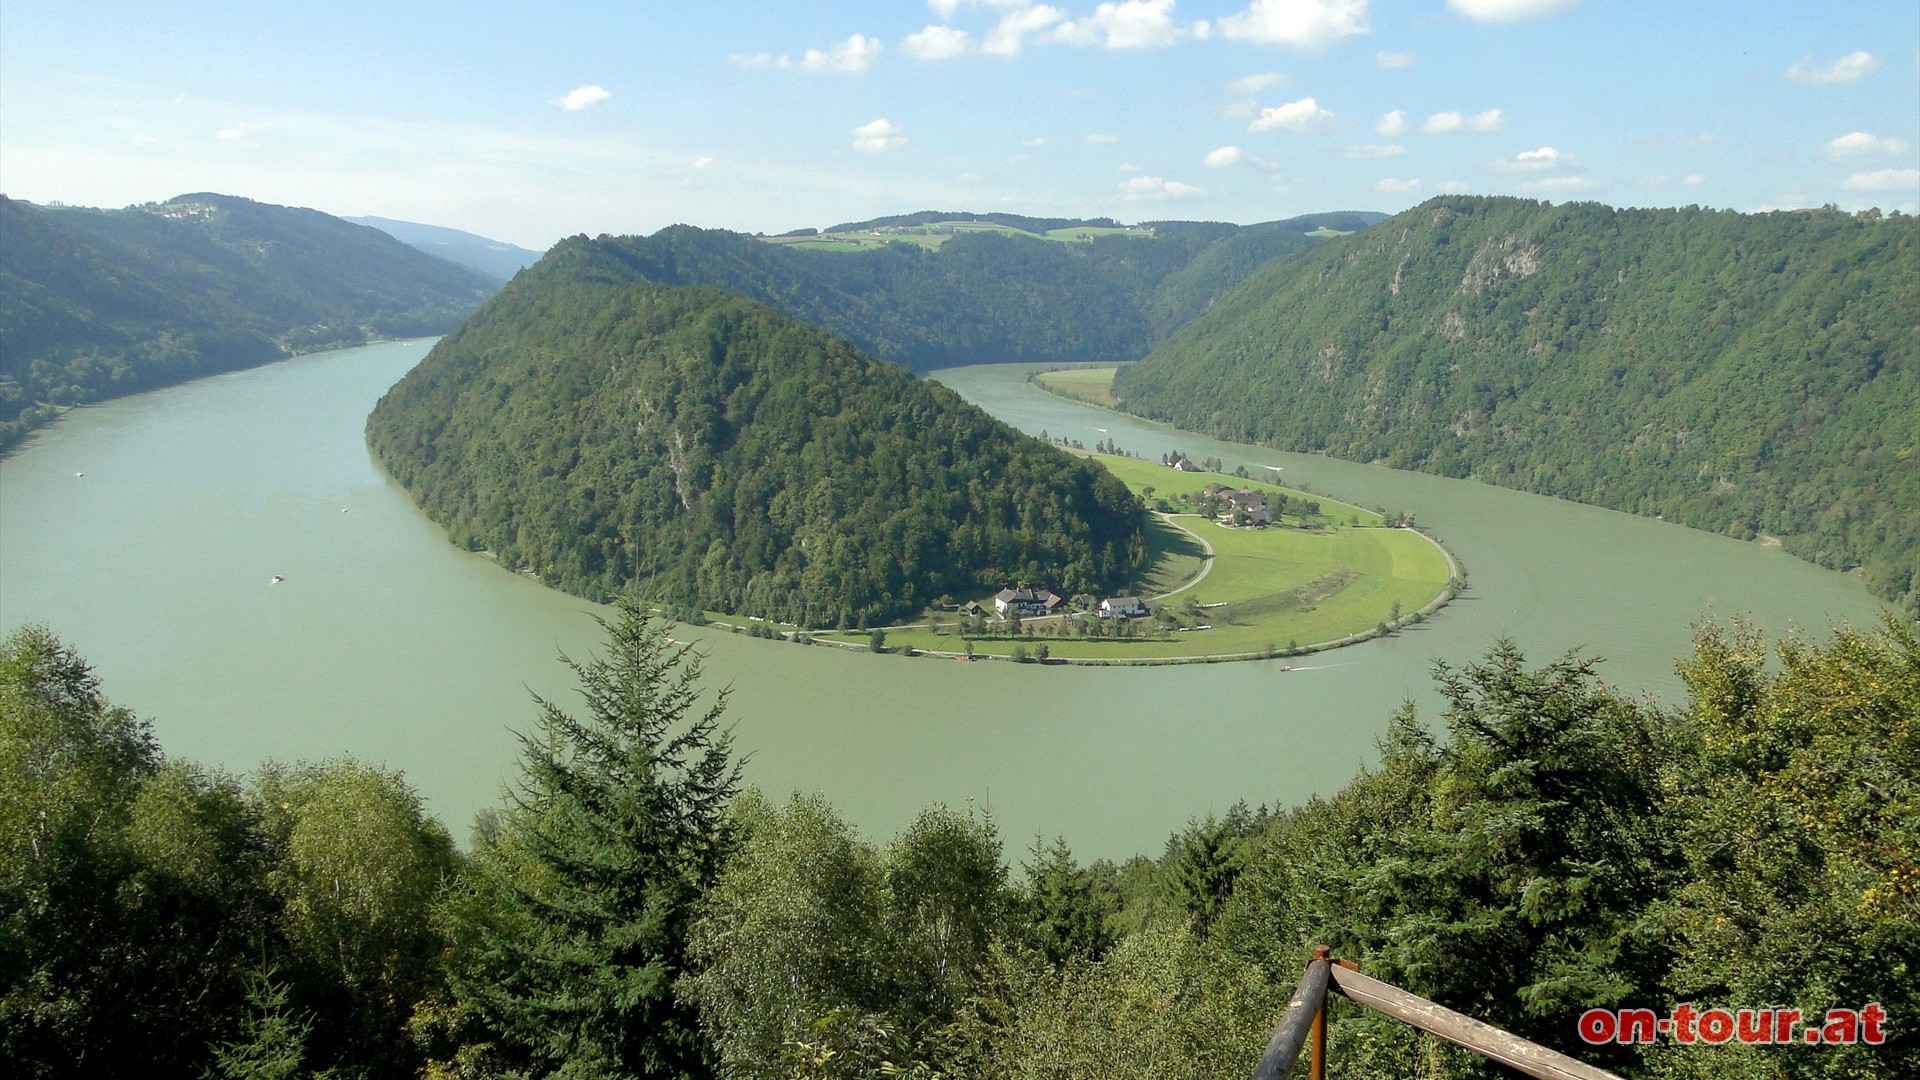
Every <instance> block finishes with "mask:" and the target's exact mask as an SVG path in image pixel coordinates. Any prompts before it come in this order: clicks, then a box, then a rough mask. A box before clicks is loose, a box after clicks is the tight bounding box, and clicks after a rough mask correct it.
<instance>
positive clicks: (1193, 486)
mask: <svg viewBox="0 0 1920 1080" xmlns="http://www.w3.org/2000/svg"><path fill="white" fill-rule="evenodd" d="M1093 457H1095V458H1096V459H1098V460H1099V462H1100V464H1102V465H1104V466H1106V469H1107V471H1108V472H1110V473H1112V474H1113V475H1115V476H1117V477H1119V478H1120V479H1121V480H1123V481H1125V482H1126V485H1127V486H1128V487H1130V488H1132V489H1133V490H1134V491H1136V492H1140V493H1142V494H1144V493H1145V491H1146V489H1147V488H1152V489H1153V496H1154V498H1165V497H1167V496H1170V495H1194V494H1197V493H1199V491H1200V489H1202V488H1204V487H1206V486H1207V485H1208V484H1230V485H1232V486H1234V487H1237V488H1252V489H1253V490H1255V491H1264V492H1266V493H1268V494H1270V495H1272V494H1279V495H1285V496H1286V497H1287V503H1288V510H1289V511H1291V510H1292V509H1293V507H1294V506H1295V504H1305V503H1307V502H1317V503H1319V504H1320V513H1319V514H1318V515H1317V516H1315V517H1313V518H1312V519H1311V520H1310V521H1308V522H1307V523H1308V524H1316V525H1326V526H1332V525H1355V526H1360V527H1372V526H1377V525H1379V524H1381V522H1382V520H1383V519H1382V518H1381V516H1380V513H1379V511H1376V510H1368V509H1367V508H1365V507H1363V506H1355V505H1354V504H1352V503H1346V502H1341V501H1340V500H1339V499H1334V498H1329V497H1328V496H1325V495H1320V494H1316V493H1314V492H1311V491H1302V490H1300V489H1298V488H1290V487H1287V486H1285V485H1283V484H1275V483H1270V482H1268V481H1266V480H1261V479H1250V480H1242V479H1240V478H1239V477H1234V476H1223V475H1221V474H1219V473H1190V472H1180V471H1179V470H1177V469H1169V468H1167V467H1166V466H1165V465H1162V464H1160V463H1159V462H1155V461H1147V460H1146V459H1144V458H1128V457H1112V456H1110V455H1103V454H1095V455H1093ZM1148 501H1149V502H1151V501H1152V500H1151V499H1149V500H1148ZM1286 516H1287V519H1288V521H1289V522H1293V521H1294V515H1293V514H1292V513H1291V512H1289V513H1288V514H1287V515H1286ZM1442 580H1444V579H1442Z"/></svg>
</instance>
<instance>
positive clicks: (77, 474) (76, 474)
mask: <svg viewBox="0 0 1920 1080" xmlns="http://www.w3.org/2000/svg"><path fill="white" fill-rule="evenodd" d="M73 475H75V476H85V475H87V474H86V473H83V472H77V473H74V474H73Z"/></svg>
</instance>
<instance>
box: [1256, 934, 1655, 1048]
mask: <svg viewBox="0 0 1920 1080" xmlns="http://www.w3.org/2000/svg"><path fill="white" fill-rule="evenodd" d="M1329 991H1331V992H1333V993H1337V994H1339V995H1340V996H1341V997H1344V998H1346V999H1347V1000H1349V1001H1353V1002H1357V1003H1359V1004H1361V1005H1364V1006H1366V1007H1367V1008H1370V1009H1373V1010H1375V1011H1377V1012H1383V1013H1385V1014H1387V1015H1388V1016H1391V1017H1393V1018H1394V1019H1396V1020H1399V1021H1402V1022H1403V1023H1407V1024H1411V1025H1412V1026H1414V1027H1417V1028H1419V1029H1420V1030H1422V1031H1426V1032H1430V1033H1432V1034H1434V1035H1438V1036H1440V1037H1441V1038H1443V1039H1445V1040H1447V1041H1448V1042H1450V1043H1454V1044H1455V1045H1458V1046H1464V1047H1466V1048H1467V1049H1469V1050H1471V1051H1473V1052H1474V1053H1476V1054H1479V1055H1480V1056H1482V1057H1484V1058H1487V1059H1488V1060H1490V1061H1495V1062H1498V1063H1499V1064H1502V1065H1505V1066H1507V1067H1508V1068H1511V1069H1515V1070H1518V1071H1519V1072H1522V1073H1525V1074H1526V1075H1528V1076H1532V1077H1536V1078H1537V1080H1620V1078H1619V1077H1618V1076H1615V1075H1614V1074H1613V1073H1610V1072H1608V1071H1606V1070H1605V1069H1601V1068H1596V1067H1594V1066H1592V1065H1589V1064H1587V1063H1586V1062H1584V1061H1580V1060H1578V1059H1577V1058H1571V1057H1568V1056H1567V1055H1565V1054H1562V1053H1560V1052H1559V1051H1557V1050H1549V1049H1547V1048H1546V1047H1544V1046H1541V1045H1540V1044H1539V1043H1536V1042H1531V1041H1529V1040H1526V1039H1523V1038H1521V1037H1520V1036H1518V1035H1515V1034H1513V1033H1511V1032H1508V1031H1503V1030H1501V1029H1500V1028H1497V1027H1494V1026H1493V1025H1492V1024H1488V1023H1485V1022H1483V1021H1480V1020H1475V1019H1474V1018H1473V1017H1471V1016H1468V1015H1466V1014H1465V1013H1460V1012H1455V1011H1453V1010H1452V1009H1449V1008H1447V1007H1446V1006H1444V1005H1440V1004H1438V1003H1436V1002H1433V1001H1429V1000H1428V999H1426V998H1423V997H1421V996H1419V995H1418V994H1412V993H1409V992H1407V991H1405V990H1402V989H1400V988H1399V987H1397V986H1394V985H1393V984H1391V983H1384V982H1381V981H1380V980H1379V979H1375V978H1371V977H1369V976H1366V975H1362V974H1361V973H1360V969H1359V967H1358V966H1356V965H1355V964H1353V963H1352V962H1351V961H1348V960H1334V959H1331V958H1330V957H1329V955H1328V950H1327V947H1326V946H1325V945H1320V946H1316V947H1315V948H1314V950H1313V959H1312V960H1309V961H1308V962H1307V970H1306V973H1305V974H1304V975H1302V976H1301V977H1300V985H1299V987H1298V988H1297V989H1295V990H1294V992H1293V1000H1292V1001H1290V1002H1288V1003H1287V1011H1286V1012H1285V1013H1284V1014H1283V1015H1282V1016H1281V1017H1280V1023H1279V1025H1278V1026H1277V1027H1275V1029H1274V1032H1273V1041H1272V1042H1270V1043H1268V1044H1267V1052H1266V1054H1265V1055H1264V1056H1262V1057H1261V1059H1260V1064H1259V1065H1258V1066H1257V1067H1255V1069H1254V1070H1253V1080H1286V1078H1287V1077H1288V1076H1290V1075H1291V1074H1292V1072H1293V1066H1294V1065H1295V1063H1296V1062H1297V1060H1298V1059H1299V1057H1300V1050H1301V1047H1302V1045H1303V1044H1304V1043H1305V1042H1306V1041H1307V1039H1308V1037H1309V1035H1311V1037H1312V1039H1313V1056H1312V1059H1311V1073H1310V1075H1311V1077H1312V1080H1325V1076H1326V1072H1325V1070H1326V1060H1327V1053H1326V1022H1327V994H1328V992H1329Z"/></svg>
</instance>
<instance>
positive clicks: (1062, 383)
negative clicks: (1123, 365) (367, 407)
mask: <svg viewBox="0 0 1920 1080" xmlns="http://www.w3.org/2000/svg"><path fill="white" fill-rule="evenodd" d="M1115 370H1116V369H1115V368H1110V367H1097V368H1070V369H1068V370H1066V371H1043V372H1041V373H1040V374H1038V375H1035V376H1034V377H1033V381H1034V382H1035V383H1037V384H1039V386H1040V388H1041V389H1042V390H1045V391H1046V392H1047V393H1049V394H1056V395H1058V396H1060V397H1063V398H1068V399H1070V400H1072V401H1084V402H1086V403H1087V404H1089V405H1098V406H1100V407H1101V408H1103V409H1111V408H1113V407H1114V406H1115V405H1118V404H1119V403H1120V399H1118V398H1116V397H1114V396H1113V373H1114V371H1115Z"/></svg>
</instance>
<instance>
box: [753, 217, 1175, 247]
mask: <svg viewBox="0 0 1920 1080" xmlns="http://www.w3.org/2000/svg"><path fill="white" fill-rule="evenodd" d="M974 232H997V233H1006V234H1008V235H1010V236H1030V237H1032V238H1034V239H1035V240H1053V241H1056V242H1058V243H1062V244H1078V243H1086V242H1087V241H1090V240H1092V239H1093V238H1094V237H1096V236H1138V237H1148V238H1150V237H1152V236H1153V230H1152V229H1125V228H1122V229H1108V228H1097V227H1089V228H1080V229H1054V230H1052V231H1050V232H1046V233H1037V232H1030V231H1028V230H1026V229H1016V228H1014V227H1012V226H1010V225H996V224H994V223H993V222H990V221H937V222H933V223H931V224H927V225H889V226H886V227H883V228H880V229H875V230H863V231H860V232H846V233H819V234H817V235H813V236H765V237H761V239H763V240H765V241H766V242H767V243H769V244H782V245H785V246H787V247H796V248H801V249H803V250H807V251H859V250H861V249H862V248H870V247H879V246H881V245H882V244H897V243H908V244H919V245H920V246H921V247H926V248H937V247H939V246H940V245H941V244H944V243H946V241H947V238H948V237H951V236H955V235H958V234H960V233H974Z"/></svg>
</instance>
